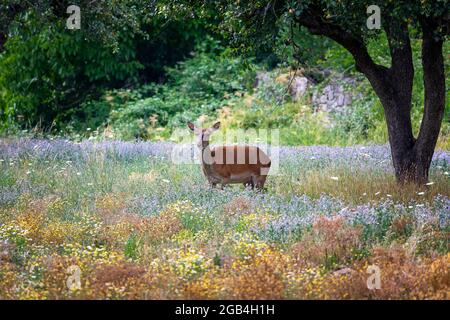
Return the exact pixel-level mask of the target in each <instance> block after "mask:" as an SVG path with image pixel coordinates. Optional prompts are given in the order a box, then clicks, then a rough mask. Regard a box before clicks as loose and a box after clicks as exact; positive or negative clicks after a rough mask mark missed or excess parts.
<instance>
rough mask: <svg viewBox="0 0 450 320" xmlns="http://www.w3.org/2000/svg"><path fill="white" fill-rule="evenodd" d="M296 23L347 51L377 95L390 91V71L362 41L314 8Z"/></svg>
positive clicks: (298, 18)
mask: <svg viewBox="0 0 450 320" xmlns="http://www.w3.org/2000/svg"><path fill="white" fill-rule="evenodd" d="M296 21H297V23H298V24H299V25H301V26H304V27H306V28H307V29H308V30H309V32H311V33H312V34H315V35H323V36H326V37H328V38H330V39H332V40H334V41H335V42H337V43H339V44H340V45H342V46H343V47H344V48H345V49H347V50H348V51H349V52H350V53H351V54H352V56H353V58H354V59H355V66H356V70H358V71H359V72H362V73H364V74H365V75H366V76H367V78H368V79H369V81H370V83H371V84H372V86H373V87H374V89H375V91H376V92H377V94H382V93H383V92H386V90H389V88H388V87H386V78H387V76H388V69H387V68H386V67H384V66H382V65H379V64H376V63H375V62H374V61H373V59H372V57H371V56H370V54H369V52H368V50H367V47H366V45H365V44H364V42H363V41H362V39H360V38H358V37H355V36H354V35H352V34H350V33H348V32H347V31H346V30H344V29H342V27H340V26H339V25H336V24H333V23H332V22H329V21H326V20H325V19H324V17H323V15H322V12H321V11H320V9H319V8H316V7H314V6H310V7H309V8H307V9H305V10H303V12H302V13H301V14H300V15H299V16H298V17H296Z"/></svg>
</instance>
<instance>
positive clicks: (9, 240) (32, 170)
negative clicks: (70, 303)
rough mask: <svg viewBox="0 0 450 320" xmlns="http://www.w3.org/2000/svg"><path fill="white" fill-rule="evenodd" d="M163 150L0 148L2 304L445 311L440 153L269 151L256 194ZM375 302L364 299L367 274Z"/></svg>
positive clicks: (40, 143) (446, 222)
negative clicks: (393, 306)
mask: <svg viewBox="0 0 450 320" xmlns="http://www.w3.org/2000/svg"><path fill="white" fill-rule="evenodd" d="M174 146H175V144H173V143H170V142H120V141H100V142H93V141H87V140H84V141H82V142H78V143H77V142H71V141H68V140H58V139H53V140H52V139H46V140H44V139H28V138H11V139H8V138H4V139H1V140H0V169H1V170H0V299H449V298H450V297H449V292H450V290H449V288H450V270H449V268H448V266H449V264H450V253H449V235H450V188H449V179H450V176H449V171H450V168H449V164H450V153H449V152H447V151H436V152H435V155H434V158H433V162H432V167H431V170H430V182H429V183H428V184H427V185H424V186H421V187H420V188H418V187H417V186H408V185H404V186H399V185H397V184H396V182H395V179H394V175H393V172H392V164H391V159H390V151H389V147H388V146H385V145H371V146H368V145H366V146H358V145H356V146H351V147H326V146H311V147H281V148H280V167H279V174H277V175H273V176H269V178H268V182H267V184H266V190H265V191H264V192H256V191H252V190H249V189H244V187H243V186H231V187H227V188H225V189H224V190H220V189H211V188H210V187H209V186H208V184H207V182H206V179H205V178H204V176H203V174H202V172H201V168H200V166H199V165H196V164H184V165H181V164H174V163H173V162H172V161H171V151H172V149H173V147H174ZM373 265H375V266H377V267H378V268H379V270H380V271H381V287H380V288H379V289H373V288H372V289H369V288H368V285H367V279H368V277H369V276H370V274H369V273H368V267H369V266H373Z"/></svg>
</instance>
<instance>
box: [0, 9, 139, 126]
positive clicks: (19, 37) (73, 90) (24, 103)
mask: <svg viewBox="0 0 450 320" xmlns="http://www.w3.org/2000/svg"><path fill="white" fill-rule="evenodd" d="M21 21H22V23H23V24H22V26H21V28H20V31H18V33H17V34H14V35H13V36H11V37H10V38H9V40H8V41H7V42H6V51H5V52H3V53H2V54H1V56H0V69H1V70H2V73H1V75H0V105H1V106H2V108H1V109H2V110H4V111H3V115H2V117H3V118H5V117H6V118H8V119H9V120H12V119H13V120H14V121H15V122H17V123H18V124H19V125H21V126H22V127H26V126H35V125H42V126H44V127H49V126H53V125H55V124H56V125H58V124H59V123H60V122H62V121H65V120H66V119H67V118H68V117H69V116H70V115H71V113H72V112H74V110H76V108H77V107H78V106H77V104H78V103H79V102H80V101H83V100H84V98H85V97H86V95H87V94H89V93H91V92H95V87H96V86H102V85H103V84H104V83H106V82H116V83H117V84H120V83H121V82H122V81H124V80H125V79H129V78H130V77H133V76H135V75H136V72H137V71H138V70H139V69H140V68H141V65H140V64H139V62H137V61H136V60H135V59H134V56H135V49H134V46H133V43H132V42H131V41H130V39H129V38H125V37H124V38H122V39H121V40H120V43H119V50H118V51H117V52H115V53H114V52H113V51H112V50H111V48H109V47H107V46H99V44H98V43H95V42H91V41H87V40H85V39H83V35H82V34H81V33H77V32H71V31H69V30H65V29H64V25H62V23H55V24H51V25H46V24H42V23H41V21H40V20H39V19H38V18H37V17H35V16H34V15H33V14H32V13H30V14H28V15H25V16H24V17H23V19H22V20H21Z"/></svg>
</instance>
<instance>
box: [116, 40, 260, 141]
mask: <svg viewBox="0 0 450 320" xmlns="http://www.w3.org/2000/svg"><path fill="white" fill-rule="evenodd" d="M251 75H252V70H251V68H249V66H248V65H246V64H245V62H244V61H243V60H242V59H240V58H235V57H231V56H230V52H229V51H228V50H226V49H224V48H223V47H222V46H221V45H220V44H219V42H217V41H216V40H213V39H212V38H208V39H207V40H206V41H204V42H201V43H200V44H199V45H198V46H197V47H196V52H195V53H194V54H193V56H192V58H190V59H188V60H186V61H184V62H181V63H179V64H178V65H177V66H176V67H175V68H168V69H167V76H168V81H167V83H165V84H162V85H154V91H153V94H152V95H150V96H149V97H147V98H145V99H139V100H135V101H131V102H129V103H127V104H125V105H124V106H122V107H121V108H117V109H115V110H113V111H112V112H111V114H110V117H109V119H108V121H107V122H108V124H110V125H111V127H112V129H113V130H114V132H115V134H116V137H120V138H122V139H135V138H141V139H150V138H152V137H154V131H155V129H159V128H157V127H166V128H167V129H169V131H170V130H171V129H173V128H175V127H179V126H183V125H185V124H186V122H188V121H195V120H197V118H199V117H200V116H213V117H215V115H216V113H215V112H216V110H217V109H219V108H221V107H222V106H224V105H226V104H227V103H228V102H229V101H230V100H232V99H235V93H236V92H241V91H243V90H245V89H246V88H248V87H250V81H251V79H252V77H251ZM160 131H162V130H160Z"/></svg>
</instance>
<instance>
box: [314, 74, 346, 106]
mask: <svg viewBox="0 0 450 320" xmlns="http://www.w3.org/2000/svg"><path fill="white" fill-rule="evenodd" d="M354 85H355V79H353V78H350V77H338V78H336V79H331V80H330V81H329V83H328V84H327V85H326V86H325V87H323V88H322V89H321V90H316V91H315V92H314V93H313V97H312V103H313V105H314V106H315V107H316V108H317V109H319V110H321V111H333V112H339V111H341V110H343V108H344V107H347V106H349V105H350V104H351V103H352V101H353V95H352V94H351V93H350V92H348V91H347V90H346V89H345V87H346V86H354Z"/></svg>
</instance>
